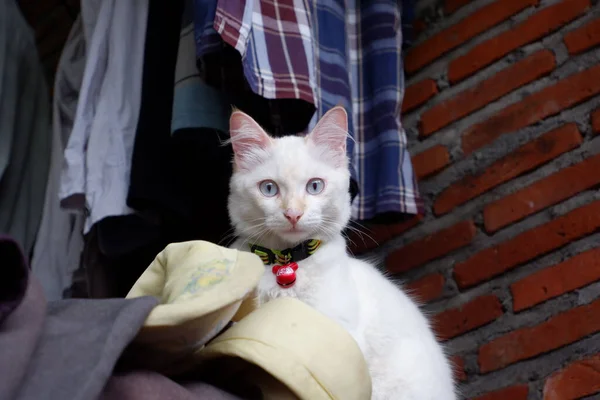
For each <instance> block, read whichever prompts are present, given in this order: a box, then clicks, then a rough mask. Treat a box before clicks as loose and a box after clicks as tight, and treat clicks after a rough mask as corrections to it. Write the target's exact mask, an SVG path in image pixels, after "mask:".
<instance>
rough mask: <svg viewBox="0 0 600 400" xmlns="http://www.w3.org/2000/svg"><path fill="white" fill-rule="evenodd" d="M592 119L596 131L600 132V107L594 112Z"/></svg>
mask: <svg viewBox="0 0 600 400" xmlns="http://www.w3.org/2000/svg"><path fill="white" fill-rule="evenodd" d="M591 120H592V121H591V123H592V129H593V130H594V133H600V108H598V109H597V110H595V111H594V112H592V117H591Z"/></svg>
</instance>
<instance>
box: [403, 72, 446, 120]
mask: <svg viewBox="0 0 600 400" xmlns="http://www.w3.org/2000/svg"><path fill="white" fill-rule="evenodd" d="M437 92H438V88H437V85H436V84H435V81H434V80H433V79H425V80H423V81H420V82H417V83H415V84H414V85H410V86H409V87H407V88H406V91H405V92H404V100H403V101H402V113H403V114H406V113H407V112H409V111H411V110H413V109H415V108H417V107H418V106H420V105H421V104H423V103H425V102H426V101H427V100H429V99H431V98H432V97H433V96H435V95H436V94H437Z"/></svg>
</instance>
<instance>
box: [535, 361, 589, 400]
mask: <svg viewBox="0 0 600 400" xmlns="http://www.w3.org/2000/svg"><path fill="white" fill-rule="evenodd" d="M599 392H600V354H596V355H594V356H592V357H589V358H586V359H583V360H579V361H575V362H573V363H571V364H569V365H567V366H566V367H565V368H564V369H562V370H561V371H558V372H556V373H554V374H552V375H551V376H550V377H549V378H548V379H547V380H546V384H545V385H544V400H567V399H580V398H582V397H586V396H590V395H592V394H595V393H599Z"/></svg>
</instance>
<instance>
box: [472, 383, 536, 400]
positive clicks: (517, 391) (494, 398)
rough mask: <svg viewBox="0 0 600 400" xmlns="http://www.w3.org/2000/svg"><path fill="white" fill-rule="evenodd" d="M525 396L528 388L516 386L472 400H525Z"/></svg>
mask: <svg viewBox="0 0 600 400" xmlns="http://www.w3.org/2000/svg"><path fill="white" fill-rule="evenodd" d="M527 396H529V386H527V385H518V386H511V387H507V388H504V389H500V390H497V391H495V392H491V393H486V394H484V395H483V396H479V397H475V398H474V399H473V400H527Z"/></svg>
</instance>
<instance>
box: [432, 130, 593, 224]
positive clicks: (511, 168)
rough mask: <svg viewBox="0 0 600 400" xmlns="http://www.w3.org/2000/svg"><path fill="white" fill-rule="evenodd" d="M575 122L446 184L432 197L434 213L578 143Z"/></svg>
mask: <svg viewBox="0 0 600 400" xmlns="http://www.w3.org/2000/svg"><path fill="white" fill-rule="evenodd" d="M581 141H582V138H581V134H580V133H579V130H578V129H577V125H576V124H574V123H572V124H567V125H563V126H562V127H560V128H558V129H554V130H552V131H550V132H548V133H546V134H544V135H543V136H541V137H539V138H537V139H535V140H533V141H531V142H529V143H526V144H524V145H523V146H521V147H519V148H518V149H517V150H515V151H514V152H512V153H509V154H508V155H506V156H505V157H504V158H501V159H500V160H498V161H496V162H495V163H493V164H492V165H491V166H489V167H488V168H487V169H486V170H485V171H483V172H482V173H479V174H473V175H467V176H466V177H464V178H463V179H461V180H460V181H458V182H456V183H454V184H453V185H451V186H449V187H448V188H447V189H446V190H444V191H443V192H442V193H441V194H440V195H439V196H438V198H437V199H436V200H435V203H434V206H433V210H434V212H435V214H436V215H441V214H445V213H447V212H448V211H450V210H452V209H453V208H455V207H457V206H459V205H461V204H464V203H466V202H467V201H469V200H471V199H474V198H475V197H477V196H479V195H481V194H482V193H485V192H487V191H488V190H490V189H492V188H494V187H496V186H498V185H500V184H502V183H504V182H507V181H509V180H511V179H513V178H515V177H517V176H519V175H522V174H524V173H525V172H528V171H531V170H532V169H534V168H537V167H539V166H540V165H543V164H545V163H547V162H548V161H550V160H552V159H554V158H555V157H557V156H558V155H560V154H562V153H565V152H567V151H569V150H572V149H574V148H575V147H577V146H579V145H580V144H581Z"/></svg>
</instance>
